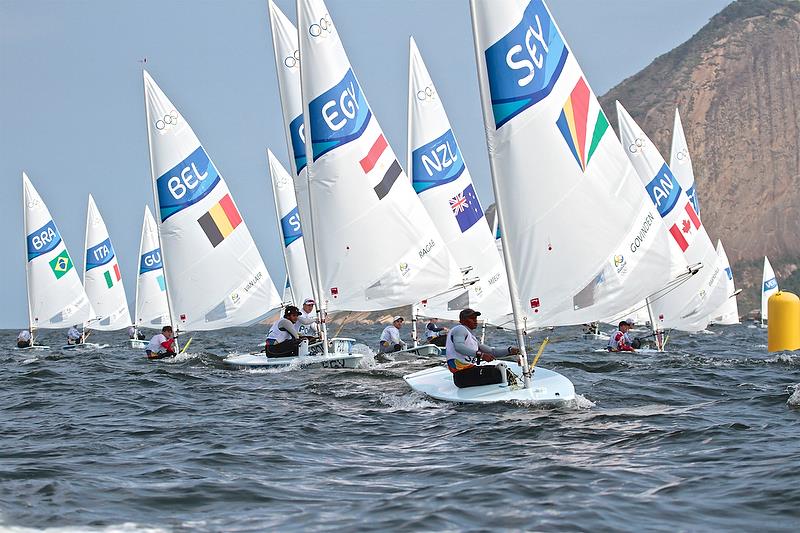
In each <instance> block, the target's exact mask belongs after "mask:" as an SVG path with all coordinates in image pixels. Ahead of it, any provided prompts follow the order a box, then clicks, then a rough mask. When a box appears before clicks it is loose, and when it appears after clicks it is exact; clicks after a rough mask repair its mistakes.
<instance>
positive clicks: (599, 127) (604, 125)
mask: <svg viewBox="0 0 800 533" xmlns="http://www.w3.org/2000/svg"><path fill="white" fill-rule="evenodd" d="M607 129H608V119H607V118H606V115H605V114H604V113H603V112H602V111H600V112H599V113H597V122H595V123H594V134H593V135H592V146H591V147H590V148H589V155H588V156H587V157H586V166H589V161H591V160H592V154H593V153H594V150H595V148H597V145H598V144H600V139H602V138H603V134H604V133H605V132H606V130H607Z"/></svg>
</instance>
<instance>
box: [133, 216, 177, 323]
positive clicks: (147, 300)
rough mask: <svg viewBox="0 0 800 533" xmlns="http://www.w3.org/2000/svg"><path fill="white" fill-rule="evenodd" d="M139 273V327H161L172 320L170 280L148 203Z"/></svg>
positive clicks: (136, 311)
mask: <svg viewBox="0 0 800 533" xmlns="http://www.w3.org/2000/svg"><path fill="white" fill-rule="evenodd" d="M138 272H139V275H138V278H137V280H136V309H135V313H136V321H135V322H134V324H135V325H136V328H137V329H141V328H153V329H161V328H162V327H163V326H167V325H169V324H170V317H169V307H168V306H167V284H166V282H165V280H164V267H163V264H162V262H161V245H160V243H159V241H158V226H157V225H156V221H155V220H154V219H153V215H152V213H150V208H149V207H147V206H145V207H144V220H143V221H142V239H141V241H139V269H138Z"/></svg>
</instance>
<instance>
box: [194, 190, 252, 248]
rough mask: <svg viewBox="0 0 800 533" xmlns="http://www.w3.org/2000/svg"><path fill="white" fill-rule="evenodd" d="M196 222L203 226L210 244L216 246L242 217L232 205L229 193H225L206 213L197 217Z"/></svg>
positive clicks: (240, 221) (231, 231)
mask: <svg viewBox="0 0 800 533" xmlns="http://www.w3.org/2000/svg"><path fill="white" fill-rule="evenodd" d="M197 222H198V223H199V224H200V227H201V228H203V232H204V233H205V234H206V237H208V240H209V242H211V246H213V247H214V248H216V247H217V246H218V245H219V243H221V242H222V241H223V240H225V238H226V237H227V236H228V235H230V234H231V233H233V230H235V229H236V227H237V226H238V225H239V224H241V223H242V217H241V216H240V215H239V211H237V210H236V206H235V205H233V200H232V199H231V195H230V194H226V195H225V196H223V197H222V200H220V201H219V202H217V203H216V204H214V205H213V206H212V207H211V209H209V210H208V212H207V213H206V214H204V215H203V216H201V217H200V218H198V219H197Z"/></svg>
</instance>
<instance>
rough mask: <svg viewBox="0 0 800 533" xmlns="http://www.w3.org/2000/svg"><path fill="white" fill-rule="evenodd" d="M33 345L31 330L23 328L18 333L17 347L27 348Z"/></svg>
mask: <svg viewBox="0 0 800 533" xmlns="http://www.w3.org/2000/svg"><path fill="white" fill-rule="evenodd" d="M30 345H31V332H30V331H28V330H27V329H23V330H22V331H20V332H19V335H17V348H27V347H28V346H30Z"/></svg>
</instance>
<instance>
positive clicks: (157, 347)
mask: <svg viewBox="0 0 800 533" xmlns="http://www.w3.org/2000/svg"><path fill="white" fill-rule="evenodd" d="M145 352H146V353H147V358H148V359H163V358H165V357H173V356H175V354H177V353H178V347H177V345H176V344H175V339H174V338H173V336H172V326H164V327H163V328H161V333H159V334H157V335H153V338H152V339H150V343H149V344H148V345H147V348H145Z"/></svg>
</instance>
